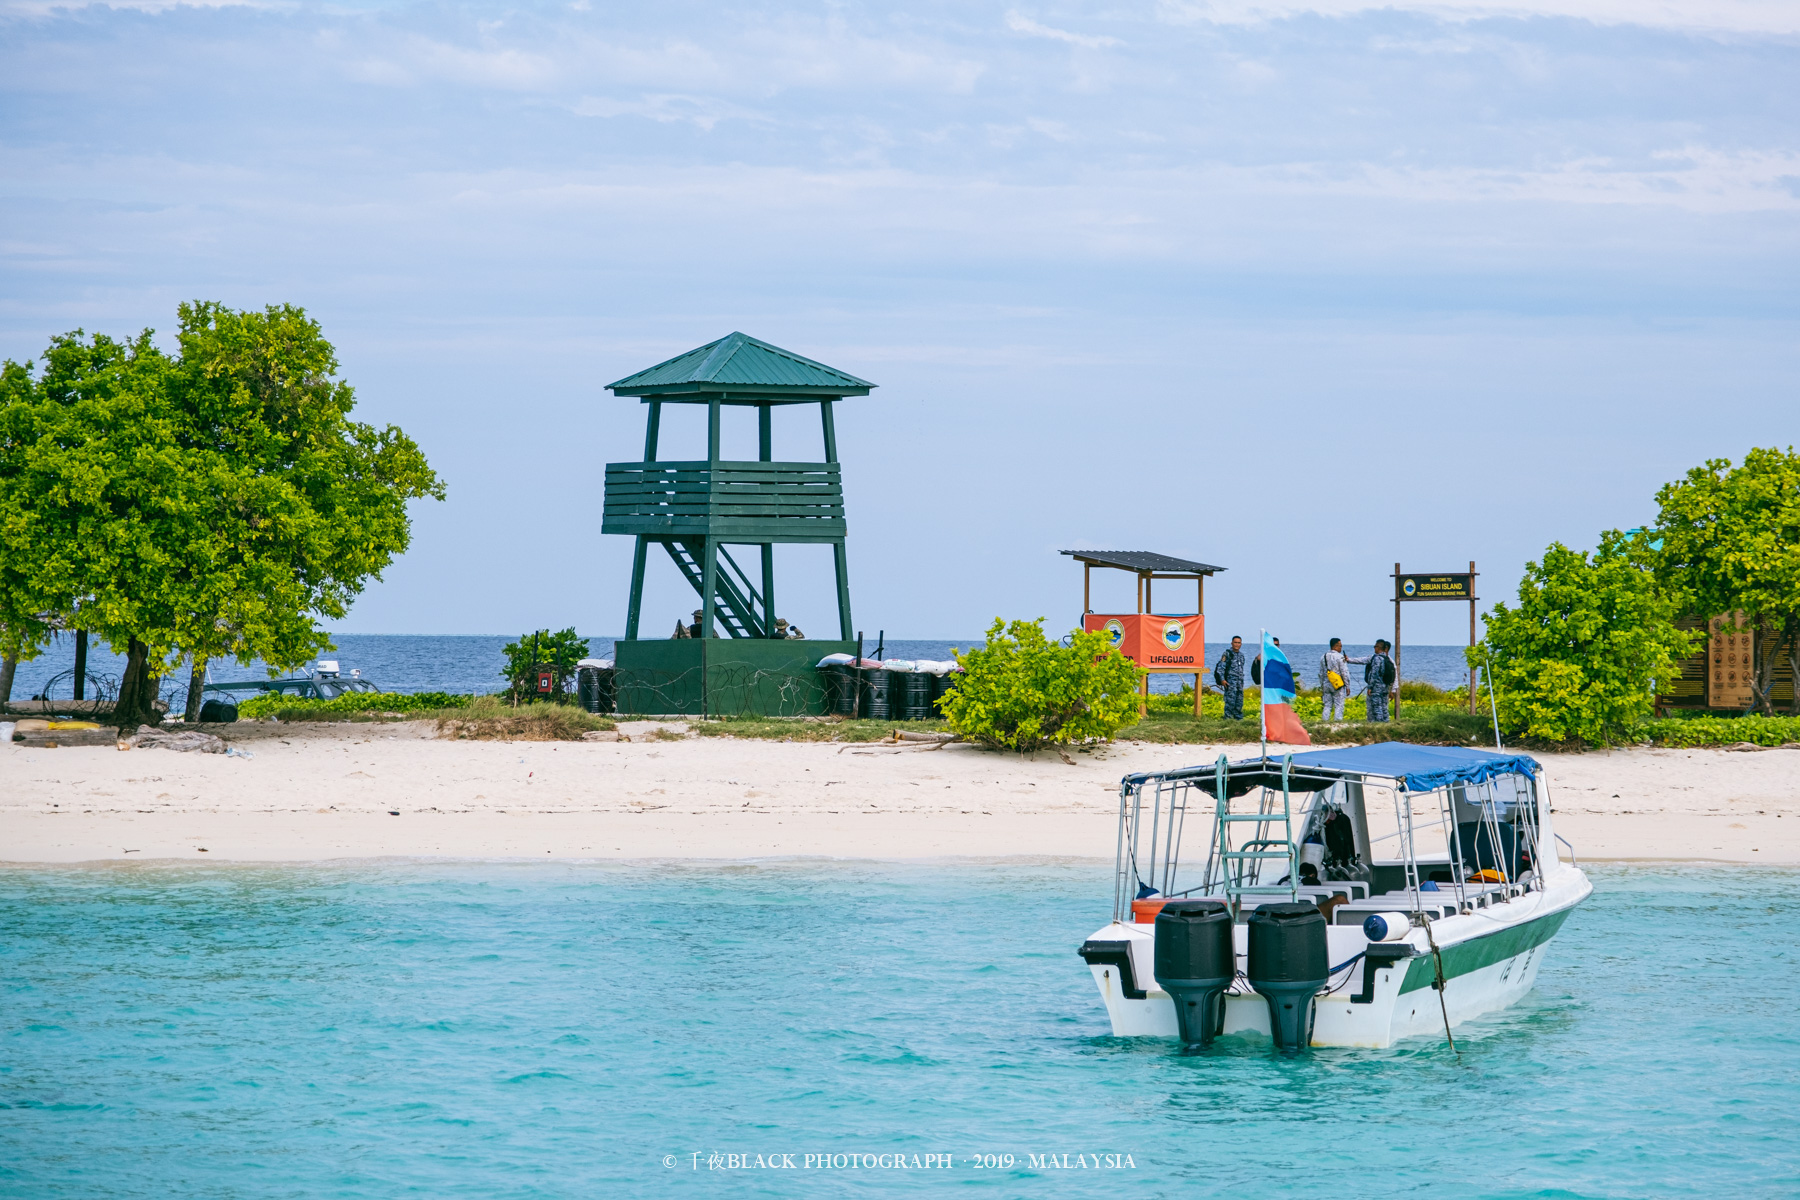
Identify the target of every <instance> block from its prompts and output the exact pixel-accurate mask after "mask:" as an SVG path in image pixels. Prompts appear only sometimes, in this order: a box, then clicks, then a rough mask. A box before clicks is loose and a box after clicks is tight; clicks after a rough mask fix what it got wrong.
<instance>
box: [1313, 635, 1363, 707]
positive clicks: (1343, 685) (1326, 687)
mask: <svg viewBox="0 0 1800 1200" xmlns="http://www.w3.org/2000/svg"><path fill="white" fill-rule="evenodd" d="M1368 661H1369V660H1368V659H1366V658H1351V657H1349V656H1348V655H1346V654H1345V653H1344V639H1343V638H1332V639H1331V646H1330V648H1329V649H1327V650H1326V651H1325V656H1324V657H1323V658H1321V659H1320V660H1319V690H1320V691H1322V692H1324V693H1325V708H1324V711H1323V713H1322V714H1321V716H1322V719H1324V720H1327V721H1341V720H1343V719H1344V700H1345V698H1346V697H1348V696H1349V695H1350V680H1349V679H1348V678H1347V676H1348V673H1349V670H1350V665H1349V664H1351V663H1366V662H1368ZM1334 676H1335V677H1336V678H1335V681H1334V679H1333V677H1334Z"/></svg>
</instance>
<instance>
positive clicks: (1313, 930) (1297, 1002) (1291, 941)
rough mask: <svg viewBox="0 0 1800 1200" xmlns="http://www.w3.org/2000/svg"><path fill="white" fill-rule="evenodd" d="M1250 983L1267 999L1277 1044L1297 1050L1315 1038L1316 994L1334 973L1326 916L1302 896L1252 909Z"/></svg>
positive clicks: (1291, 1052)
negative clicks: (1330, 956) (1313, 1028)
mask: <svg viewBox="0 0 1800 1200" xmlns="http://www.w3.org/2000/svg"><path fill="white" fill-rule="evenodd" d="M1249 934H1250V968H1249V970H1248V971H1246V972H1245V974H1246V975H1248V977H1249V979H1250V986H1251V987H1253V988H1255V989H1256V990H1257V992H1258V993H1260V994H1261V995H1262V996H1263V997H1264V998H1265V999H1267V1000H1268V1002H1269V1034H1270V1036H1272V1037H1273V1038H1274V1039H1275V1048H1276V1049H1277V1050H1281V1051H1283V1052H1284V1053H1288V1054H1293V1053H1297V1052H1298V1051H1300V1050H1302V1049H1304V1048H1305V1047H1306V1046H1308V1045H1310V1044H1311V1042H1312V1026H1313V999H1314V997H1315V996H1316V995H1317V994H1318V992H1319V989H1321V988H1323V987H1324V986H1325V982H1326V980H1327V979H1328V978H1329V977H1330V974H1331V961H1330V958H1329V957H1328V953H1327V950H1326V947H1325V918H1324V916H1323V915H1322V914H1321V913H1320V912H1319V910H1318V907H1317V906H1315V905H1312V904H1307V903H1305V902H1304V901H1302V902H1298V903H1293V902H1290V903H1285V904H1264V905H1260V906H1258V908H1257V910H1256V911H1255V912H1253V913H1251V914H1250V921H1249Z"/></svg>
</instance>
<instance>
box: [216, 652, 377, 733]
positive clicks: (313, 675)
mask: <svg viewBox="0 0 1800 1200" xmlns="http://www.w3.org/2000/svg"><path fill="white" fill-rule="evenodd" d="M380 690H381V688H380V687H378V686H376V684H375V683H374V681H373V680H369V679H364V678H363V677H362V672H361V671H351V672H350V674H349V675H348V676H346V675H344V674H343V672H342V671H340V670H339V669H338V664H337V661H336V660H335V659H328V658H327V659H320V660H319V663H318V665H317V666H316V667H314V668H313V669H312V670H310V671H307V672H304V673H302V674H299V675H291V676H289V677H287V678H285V679H253V680H248V681H246V682H242V683H209V684H207V685H206V690H205V692H204V693H203V694H202V697H201V705H200V719H201V720H202V721H235V720H237V705H238V701H239V700H240V699H244V698H247V697H249V696H260V695H263V694H266V693H270V692H273V693H275V694H277V695H282V696H292V697H294V698H295V699H297V700H335V699H337V698H338V697H339V696H343V695H347V694H349V693H351V692H379V691H380Z"/></svg>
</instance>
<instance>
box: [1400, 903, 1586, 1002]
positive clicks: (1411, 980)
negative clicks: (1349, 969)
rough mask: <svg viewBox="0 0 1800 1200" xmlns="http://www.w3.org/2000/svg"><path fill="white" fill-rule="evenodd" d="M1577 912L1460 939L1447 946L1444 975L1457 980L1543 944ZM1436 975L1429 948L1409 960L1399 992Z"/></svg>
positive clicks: (1426, 983)
mask: <svg viewBox="0 0 1800 1200" xmlns="http://www.w3.org/2000/svg"><path fill="white" fill-rule="evenodd" d="M1574 911H1575V910H1574V909H1573V908H1565V909H1563V910H1561V911H1560V912H1553V913H1547V914H1545V915H1544V916H1541V917H1538V918H1536V919H1534V920H1530V921H1526V922H1525V923H1524V924H1522V925H1511V926H1508V927H1506V928H1504V929H1497V930H1495V931H1494V932H1493V933H1489V934H1483V935H1482V936H1480V937H1473V938H1469V939H1468V940H1467V941H1462V942H1457V943H1456V944H1455V945H1454V946H1445V947H1444V948H1443V956H1444V978H1445V979H1455V978H1456V977H1457V976H1458V975H1468V974H1470V973H1472V972H1475V971H1479V970H1481V969H1482V968H1483V967H1491V966H1493V965H1494V964H1495V963H1497V962H1504V961H1505V960H1506V959H1509V958H1511V957H1512V956H1513V955H1515V954H1523V953H1525V952H1526V951H1527V950H1530V949H1532V948H1533V947H1535V946H1541V945H1543V944H1544V943H1545V942H1547V941H1549V940H1550V939H1551V938H1553V937H1555V936H1556V931H1557V930H1559V929H1561V928H1562V924H1563V922H1564V921H1566V920H1568V919H1569V914H1570V913H1572V912H1574ZM1436 977H1437V976H1436V972H1434V971H1433V970H1432V967H1431V951H1429V950H1427V951H1425V953H1423V954H1420V955H1418V956H1417V957H1415V958H1412V959H1410V960H1408V962H1407V967H1406V978H1405V979H1404V980H1402V981H1401V983H1400V993H1401V995H1405V994H1406V993H1407V992H1416V991H1418V990H1419V989H1420V988H1423V987H1430V986H1431V981H1432V980H1433V979H1435V978H1436Z"/></svg>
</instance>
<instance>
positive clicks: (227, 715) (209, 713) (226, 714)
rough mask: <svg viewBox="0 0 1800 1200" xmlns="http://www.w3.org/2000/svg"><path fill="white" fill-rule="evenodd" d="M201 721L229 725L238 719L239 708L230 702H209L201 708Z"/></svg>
mask: <svg viewBox="0 0 1800 1200" xmlns="http://www.w3.org/2000/svg"><path fill="white" fill-rule="evenodd" d="M200 719H201V720H202V721H205V722H207V723H208V724H211V723H213V722H218V723H219V724H229V723H231V722H232V721H235V720H237V719H238V707H237V705H236V704H233V703H232V702H231V701H230V700H208V701H207V702H206V703H205V704H202V705H201V706H200Z"/></svg>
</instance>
